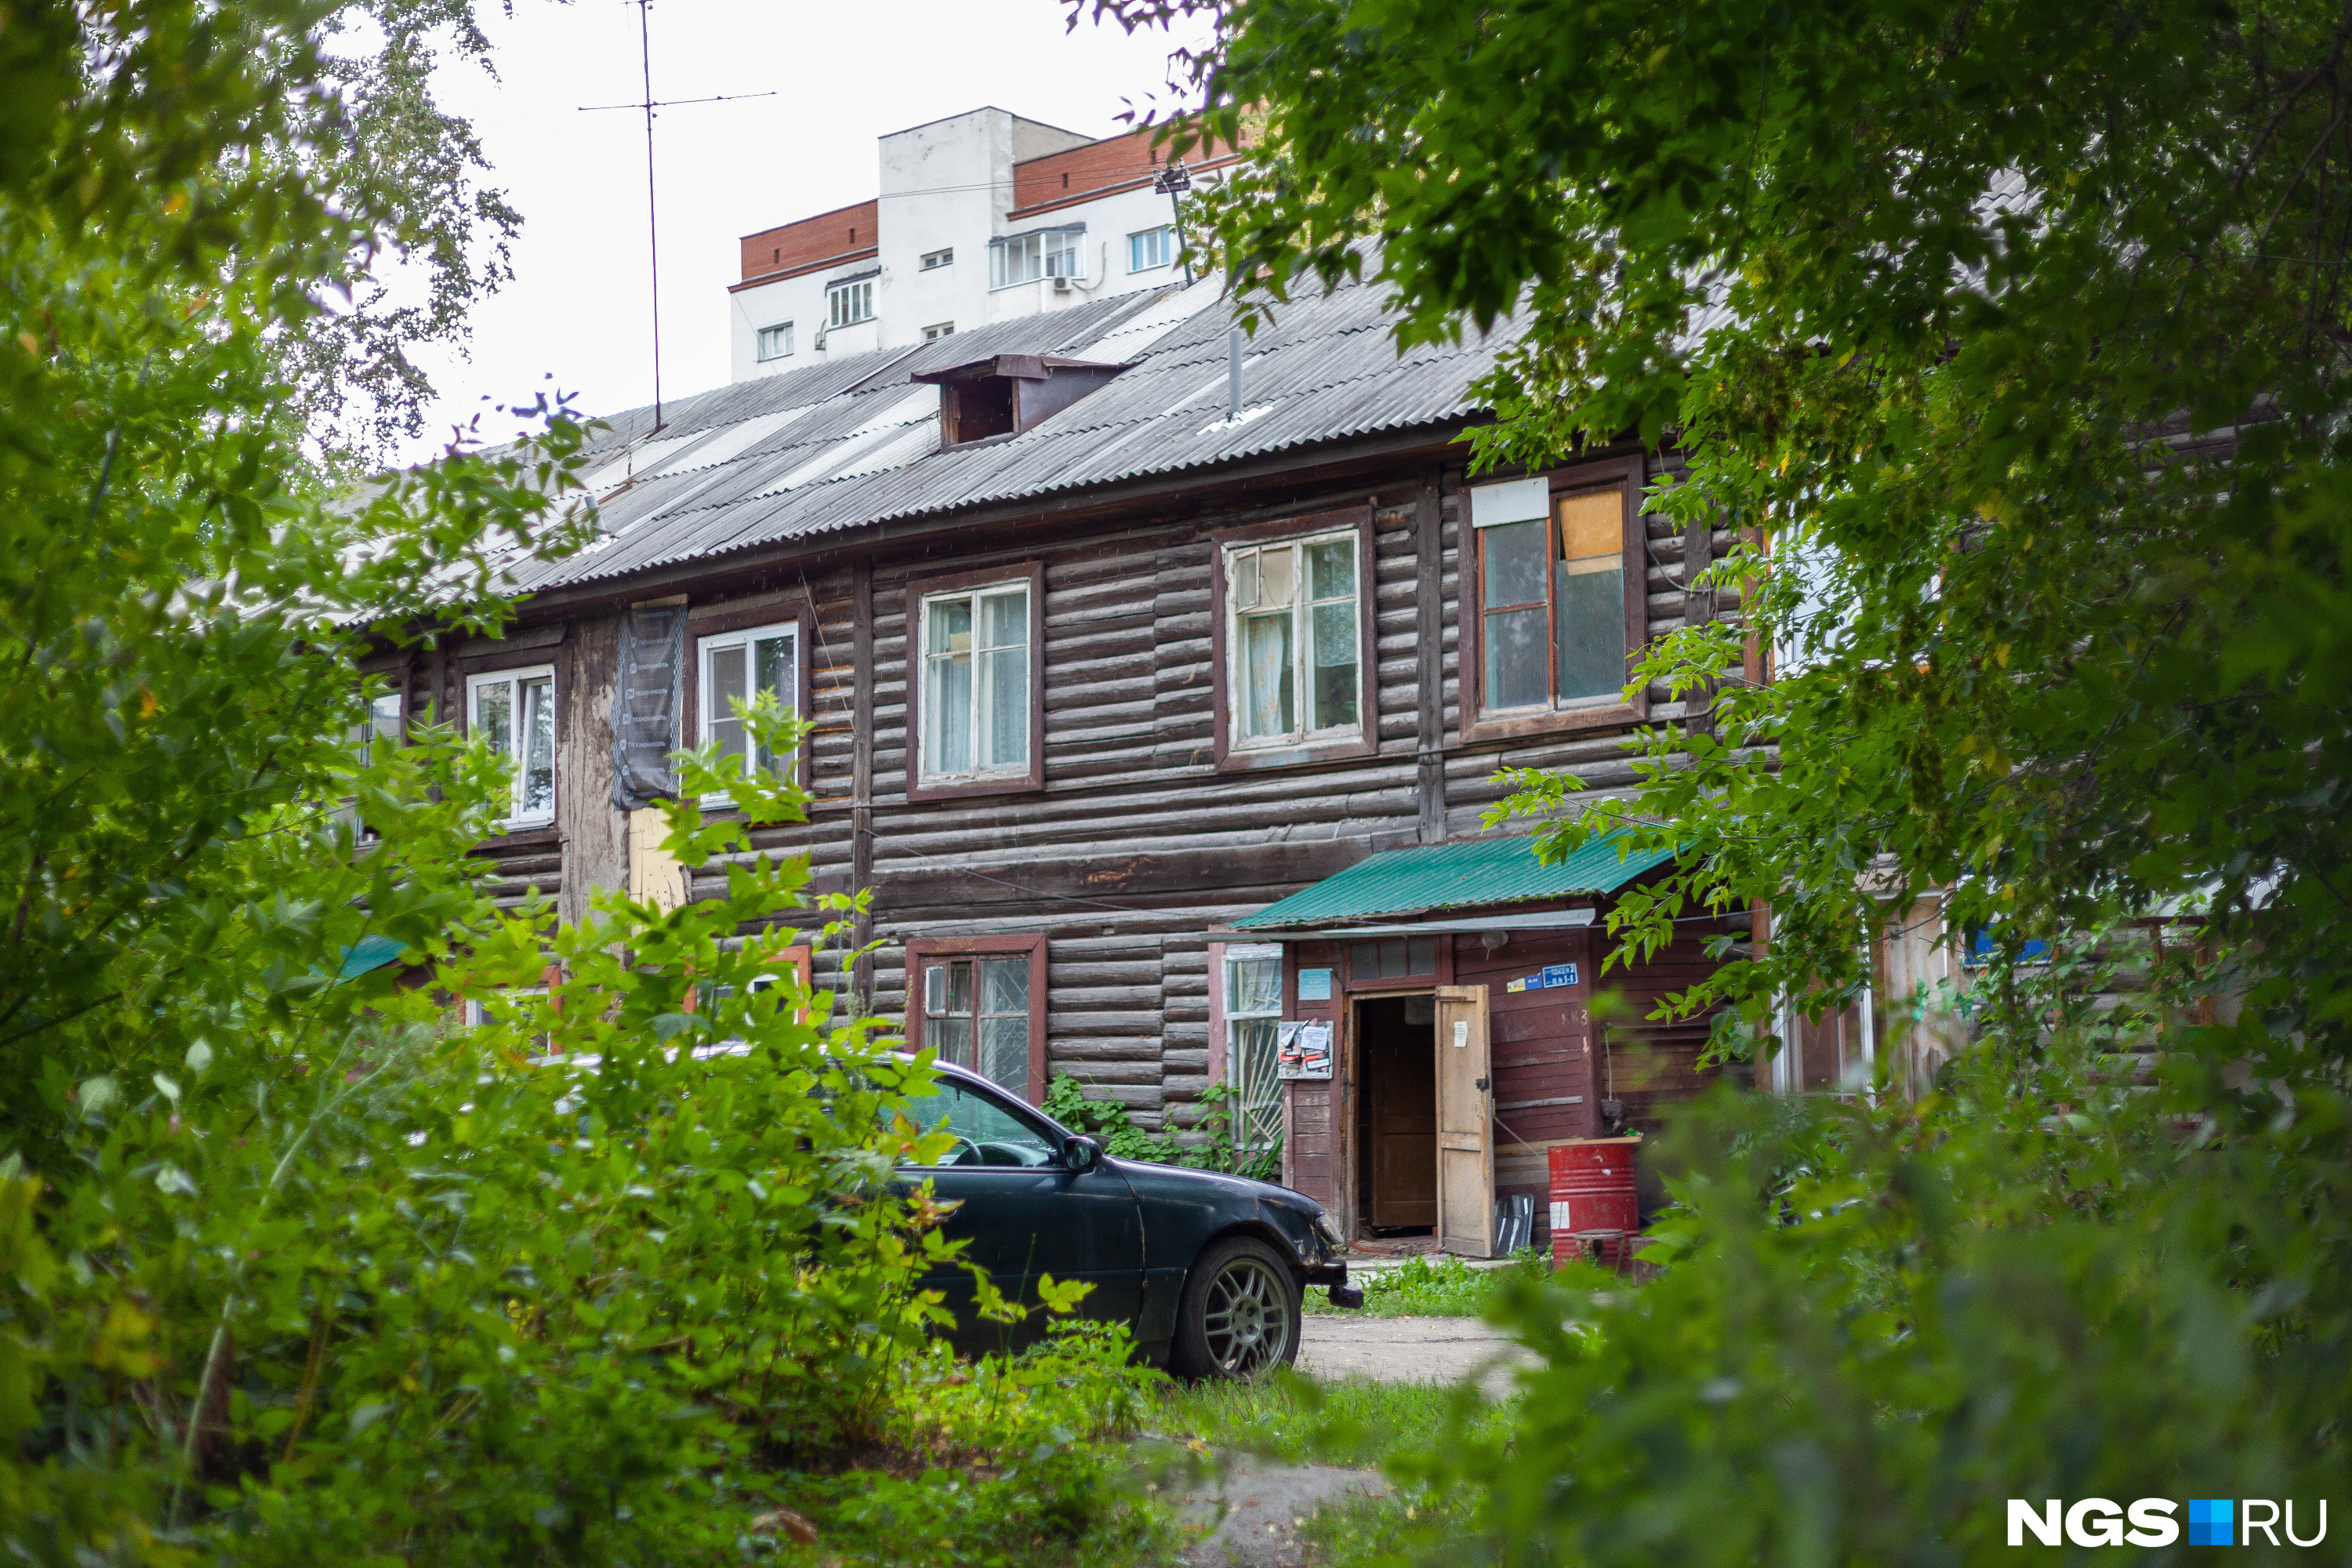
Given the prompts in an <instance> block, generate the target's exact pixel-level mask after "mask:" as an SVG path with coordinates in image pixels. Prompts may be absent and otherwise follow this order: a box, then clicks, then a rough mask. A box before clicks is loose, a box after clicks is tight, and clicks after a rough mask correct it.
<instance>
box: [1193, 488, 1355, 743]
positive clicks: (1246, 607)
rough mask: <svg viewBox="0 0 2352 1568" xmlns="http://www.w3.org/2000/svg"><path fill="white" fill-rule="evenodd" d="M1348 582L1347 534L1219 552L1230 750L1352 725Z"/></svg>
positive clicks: (1351, 576)
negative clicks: (1226, 629)
mask: <svg viewBox="0 0 2352 1568" xmlns="http://www.w3.org/2000/svg"><path fill="white" fill-rule="evenodd" d="M1356 579H1357V561H1356V536H1355V535H1354V534H1352V533H1346V534H1335V535H1330V536H1327V537H1325V538H1321V539H1310V540H1305V541H1300V542H1284V543H1280V544H1265V545H1256V546H1251V547H1247V548H1238V549H1233V550H1230V551H1228V552H1227V555H1226V581H1227V584H1228V587H1227V593H1228V594H1229V595H1231V600H1232V603H1231V609H1230V614H1231V616H1232V620H1231V623H1230V624H1231V631H1230V634H1229V642H1228V647H1229V650H1230V653H1229V657H1230V658H1231V660H1232V663H1233V674H1232V679H1231V686H1232V710H1231V721H1232V731H1233V738H1234V742H1235V743H1237V744H1241V745H1248V744H1252V743H1261V742H1265V743H1271V742H1286V741H1299V740H1303V739H1306V738H1307V737H1308V736H1311V735H1313V734H1316V733H1318V732H1320V733H1328V732H1329V731H1345V730H1354V729H1357V728H1359V727H1360V723H1361V721H1362V715H1361V713H1360V708H1361V705H1362V704H1361V696H1360V692H1361V678H1362V665H1361V660H1362V657H1363V653H1362V649H1361V648H1360V646H1359V644H1360V641H1361V634H1360V627H1359V623H1358V619H1357V600H1356V592H1357V589H1356Z"/></svg>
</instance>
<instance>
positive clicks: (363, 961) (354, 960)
mask: <svg viewBox="0 0 2352 1568" xmlns="http://www.w3.org/2000/svg"><path fill="white" fill-rule="evenodd" d="M403 950H404V944H403V943H402V942H400V940H399V939H398V938H397V937H389V936H382V935H369V936H363V937H362V938H360V939H359V941H357V942H353V943H352V945H351V946H349V947H347V948H345V949H343V963H342V967H341V970H340V971H338V972H337V973H336V975H335V978H336V979H337V980H338V981H343V980H356V979H358V978H359V977H360V976H361V975H362V974H365V973H368V972H369V971H370V970H372V969H382V968H383V966H384V965H385V964H387V963H391V962H392V961H393V960H394V959H395V958H398V957H399V956H400V955H401V952H403Z"/></svg>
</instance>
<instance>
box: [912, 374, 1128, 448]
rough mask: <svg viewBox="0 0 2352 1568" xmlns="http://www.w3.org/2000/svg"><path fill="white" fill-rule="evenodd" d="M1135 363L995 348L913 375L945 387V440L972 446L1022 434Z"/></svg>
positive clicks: (942, 441) (942, 419) (942, 417)
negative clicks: (996, 350) (990, 352)
mask: <svg viewBox="0 0 2352 1568" xmlns="http://www.w3.org/2000/svg"><path fill="white" fill-rule="evenodd" d="M1133 368H1134V367H1133V366H1132V365H1131V364H1098V363H1094V362H1092V361H1089V360H1081V359H1062V358H1059V357H1057V356H1055V355H1053V354H993V355H992V356H990V357H989V358H987V359H977V360H971V361H968V362H966V363H962V364H952V365H950V366H948V367H947V368H946V369H944V370H926V371H919V372H917V373H916V374H914V375H913V376H912V377H910V378H909V379H911V380H914V381H922V382H930V383H933V384H936V385H937V386H938V387H939V389H940V445H941V446H942V447H969V446H971V444H972V443H973V442H975V441H989V440H993V439H995V438H996V437H1000V436H1018V435H1020V434H1021V433H1022V432H1023V431H1024V430H1027V429H1029V428H1030V427H1031V426H1035V425H1038V424H1041V423H1043V422H1044V421H1045V420H1046V419H1048V418H1050V417H1051V416H1054V415H1055V414H1058V413H1060V412H1061V411H1062V410H1063V409H1065V408H1067V407H1068V406H1069V405H1071V404H1073V403H1076V401H1077V400H1078V399H1079V398H1081V397H1084V396H1085V395H1087V394H1088V393H1090V392H1092V391H1094V390H1095V389H1096V388H1097V387H1099V386H1102V385H1104V384H1107V383H1108V382H1109V380H1110V379H1111V377H1113V376H1115V375H1117V374H1118V373H1119V372H1121V371H1123V370H1131V369H1133Z"/></svg>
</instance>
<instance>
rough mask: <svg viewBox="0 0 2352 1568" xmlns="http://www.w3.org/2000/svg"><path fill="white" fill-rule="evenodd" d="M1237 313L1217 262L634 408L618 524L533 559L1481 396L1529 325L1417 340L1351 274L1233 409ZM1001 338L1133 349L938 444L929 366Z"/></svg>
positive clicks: (807, 528)
mask: <svg viewBox="0 0 2352 1568" xmlns="http://www.w3.org/2000/svg"><path fill="white" fill-rule="evenodd" d="M1227 324H1228V313H1227V311H1226V310H1224V309H1223V308H1221V293H1220V289H1219V287H1218V285H1217V284H1216V282H1215V281H1213V280H1203V281H1202V282H1199V283H1196V284H1193V285H1192V286H1191V287H1190V288H1187V289H1169V290H1165V291H1162V292H1160V293H1153V294H1129V295H1123V296H1121V297H1119V298H1118V299H1114V300H1099V301H1096V302H1092V303H1088V304H1085V305H1078V306H1075V307H1072V308H1071V309H1069V310H1057V311H1055V312H1052V313H1050V314H1047V315H1041V316H1029V317H1024V318H1022V319H1020V320H1017V321H1000V322H996V323H993V324H992V325H989V326H985V327H981V328H976V329H974V330H972V331H961V332H957V333H956V334H954V335H953V336H951V337H946V338H940V339H939V340H937V341H936V342H928V343H923V344H919V345H918V346H916V347H913V348H904V349H889V350H884V351H881V352H878V353H870V354H859V355H855V356H851V357H848V358H845V359H840V360H835V361H830V362H828V363H824V364H816V365H811V366H809V367H807V368H806V369H803V370H793V371H788V372H785V373H784V374H780V375H773V376H767V377H762V378H761V379H759V380H756V381H749V382H740V383H737V384H733V385H730V386H723V387H719V388H716V389H714V390H712V391H709V392H706V393H702V394H699V395H696V396H693V397H688V398H685V399H682V400H680V401H677V402H675V403H670V404H668V405H666V406H665V408H664V411H663V412H664V423H663V427H662V430H661V433H660V434H659V435H658V436H652V435H651V434H650V433H651V430H652V425H653V416H652V411H651V410H650V409H646V408H640V409H632V410H630V411H628V412H626V413H624V414H620V415H615V416H612V417H611V418H609V419H608V420H607V421H605V423H606V424H607V425H608V426H610V428H609V429H607V430H606V431H604V432H603V433H601V434H600V435H599V436H598V437H597V438H596V439H595V440H594V441H593V442H592V443H591V444H590V446H589V447H588V451H587V458H588V470H587V471H588V473H589V476H590V479H591V484H590V488H591V489H593V490H594V491H595V493H596V494H597V496H598V498H599V500H598V506H597V515H598V521H599V523H600V524H601V525H602V528H603V531H604V536H603V537H602V538H601V539H600V540H599V541H598V542H596V543H595V544H593V545H592V546H591V547H590V548H589V549H587V550H586V551H583V552H581V553H579V554H576V555H573V556H572V557H571V558H569V559H567V560H563V561H553V562H550V561H539V560H521V561H517V562H515V563H511V564H510V565H509V568H508V571H509V582H510V584H511V585H512V587H513V588H514V589H515V590H517V591H520V592H543V591H545V590H548V589H551V588H559V587H563V586H566V585H570V584H585V583H593V582H599V581H604V580H609V579H614V578H619V577H624V576H627V575H629V574H633V573H636V572H643V571H648V570H651V569H654V568H656V567H662V566H668V565H674V564H676V563H681V562H685V561H690V560H696V559H703V558H709V557H715V556H722V555H726V554H729V553H731V552H737V551H743V550H751V549H755V548H758V547H761V546H772V545H776V544H780V543H783V542H788V541H792V540H796V539H803V538H809V537H813V536H816V535H822V534H827V533H834V532H838V531H845V530H848V529H853V528H857V527H860V526H863V525H866V524H869V523H876V522H882V521H890V520H894V519H900V518H908V517H916V516H920V515H924V514H929V513H942V512H950V511H954V510H958V509H961V508H965V507H972V506H979V505H983V504H987V503H991V502H1002V501H1009V500H1023V499H1025V498H1028V497H1033V496H1044V495H1048V494H1052V493H1055V492H1057V491H1066V490H1071V489H1081V488H1085V487H1089V486H1098V485H1109V484H1115V483H1118V482H1119V481H1122V480H1129V479H1141V478H1144V477H1147V476H1150V475H1157V474H1167V473H1173V472H1177V471H1179V470H1182V469H1189V468H1213V467H1214V466H1215V465H1217V464H1220V463H1225V462H1232V461H1234V460H1236V459H1240V458H1253V457H1260V456H1264V455H1265V454H1269V453H1275V452H1281V451H1286V450H1288V449H1291V448H1294V447H1306V446H1309V445H1312V444H1315V443H1318V442H1325V441H1332V440H1338V439H1343V438H1346V437H1357V436H1365V435H1370V434H1374V433H1378V432H1382V431H1390V430H1401V429H1410V428H1412V427H1414V426H1428V425H1438V424H1443V423H1444V422H1447V421H1449V420H1458V419H1462V418H1465V417H1467V416H1471V415H1473V414H1475V413H1477V412H1479V405H1477V404H1475V402H1473V401H1471V400H1470V398H1469V396H1468V392H1469V387H1470V384H1471V383H1472V382H1474V381H1475V380H1476V379H1477V378H1478V377H1479V376H1480V375H1482V374H1485V373H1486V371H1487V370H1488V369H1489V368H1491V367H1492V366H1493V364H1494V363H1495V358H1496V354H1497V353H1500V352H1501V351H1502V350H1503V349H1504V348H1505V347H1507V345H1508V344H1509V343H1510V342H1512V341H1513V340H1514V339H1515V338H1516V336H1517V330H1516V329H1515V328H1512V327H1509V326H1505V327H1501V328H1498V329H1497V330H1496V331H1495V332H1494V333H1493V334H1491V335H1489V336H1488V337H1486V338H1484V339H1474V340H1471V341H1466V342H1464V343H1462V344H1460V345H1451V344H1441V345H1434V346H1424V347H1420V348H1415V349H1412V350H1410V351H1408V352H1407V353H1403V354H1402V355H1400V354H1399V353H1397V351H1396V347H1395V343H1394V341H1393V340H1392V339H1391V337H1390V335H1389V331H1388V328H1389V324H1390V322H1389V318H1388V316H1387V315H1386V313H1385V312H1384V311H1383V310H1381V303H1380V297H1379V295H1378V294H1377V292H1376V291H1375V290H1374V289H1370V288H1367V287H1365V286H1363V285H1361V284H1347V285H1343V286H1342V287H1340V288H1339V289H1336V290H1334V291H1333V292H1332V293H1331V294H1329V295H1327V296H1322V297H1319V298H1314V299H1307V300H1299V301H1297V302H1296V303H1294V304H1292V305H1289V306H1286V307H1284V308H1282V309H1281V310H1278V311H1276V314H1275V317H1274V320H1273V321H1272V323H1271V324H1270V325H1268V326H1265V327H1262V328H1261V329H1260V331H1259V333H1258V335H1257V337H1256V338H1255V339H1253V340H1252V341H1251V342H1250V343H1249V345H1248V348H1247V350H1246V357H1245V361H1244V373H1243V391H1244V403H1245V406H1244V409H1243V412H1242V415H1241V416H1240V417H1239V418H1237V419H1227V418H1226V417H1225V331H1226V327H1227ZM1000 353H1023V354H1059V355H1066V356H1068V357H1070V358H1074V359H1089V360H1099V361H1115V362H1124V361H1133V362H1135V363H1134V368H1133V369H1131V370H1129V371H1127V372H1126V373H1125V374H1121V375H1120V376H1118V378H1117V379H1116V380H1114V381H1112V382H1110V383H1109V384H1108V385H1106V386H1104V387H1103V388H1102V389H1101V390H1100V391H1098V392H1096V393H1094V394H1093V395H1090V396H1087V397H1084V398H1081V399H1079V400H1078V401H1077V402H1076V403H1074V404H1072V405H1070V406H1069V407H1067V408H1065V409H1063V410H1062V411H1060V412H1059V413H1057V414H1055V415H1054V416H1052V417H1051V418H1048V419H1046V420H1044V421H1042V422H1041V423H1039V424H1038V425H1037V426H1035V427H1034V428H1032V429H1030V430H1028V431H1025V432H1024V433H1023V434H1022V435H1019V436H1017V437H1013V438H1012V439H1010V440H1004V441H995V442H990V443H987V444H985V445H978V446H972V447H962V448H957V449H950V450H947V451H941V450H940V449H939V392H938V389H937V387H935V386H932V385H929V384H923V383H919V382H915V381H913V380H912V379H911V378H912V377H913V376H915V375H918V374H923V373H924V372H927V371H934V370H940V369H943V368H945V367H947V366H950V365H954V364H961V363H969V362H971V361H972V360H975V359H981V358H985V357H988V356H990V355H992V354H1000Z"/></svg>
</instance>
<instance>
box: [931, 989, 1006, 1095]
mask: <svg viewBox="0 0 2352 1568" xmlns="http://www.w3.org/2000/svg"><path fill="white" fill-rule="evenodd" d="M921 963H922V968H923V1044H925V1045H926V1046H929V1047H930V1048H931V1049H932V1050H934V1051H936V1052H938V1053H939V1058H940V1060H941V1061H943V1062H953V1063H955V1064H956V1065H957V1066H958V1067H964V1068H971V1070H972V1071H974V1072H976V1073H978V1074H980V1076H981V1077H982V1078H984V1079H989V1080H990V1081H992V1082H994V1083H1000V1084H1003V1086H1004V1087H1005V1088H1006V1089H1011V1090H1012V1091H1013V1093H1015V1094H1018V1095H1022V1096H1024V1097H1026V1096H1027V1095H1028V1093H1029V955H1028V954H1026V953H1014V954H1012V955H1010V956H1007V957H998V956H995V955H993V954H987V953H981V954H975V955H973V956H971V957H970V958H944V957H940V958H925V959H923V960H922V961H921Z"/></svg>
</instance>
